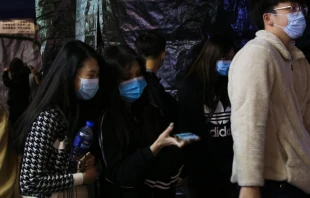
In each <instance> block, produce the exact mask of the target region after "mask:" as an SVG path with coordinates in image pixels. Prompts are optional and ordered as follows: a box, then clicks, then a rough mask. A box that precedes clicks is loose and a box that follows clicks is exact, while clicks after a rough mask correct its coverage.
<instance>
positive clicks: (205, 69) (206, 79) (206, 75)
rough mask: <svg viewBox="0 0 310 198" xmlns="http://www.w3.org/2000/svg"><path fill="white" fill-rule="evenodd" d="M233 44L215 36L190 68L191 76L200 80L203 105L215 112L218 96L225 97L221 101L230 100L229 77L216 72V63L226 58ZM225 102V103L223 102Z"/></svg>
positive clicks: (223, 37)
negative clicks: (228, 91) (228, 90)
mask: <svg viewBox="0 0 310 198" xmlns="http://www.w3.org/2000/svg"><path fill="white" fill-rule="evenodd" d="M231 49H233V43H232V41H231V40H229V39H228V38H227V37H226V36H223V35H221V34H215V35H213V36H211V37H210V39H209V40H208V41H207V42H206V43H205V44H204V46H203V48H202V50H201V52H200V54H199V56H198V58H197V59H196V60H195V62H194V64H193V65H192V66H191V67H190V70H189V73H188V75H187V76H190V75H197V76H198V77H199V80H200V86H201V97H202V100H203V103H204V104H205V105H207V107H208V108H210V109H212V110H213V111H214V110H215V109H216V105H217V102H216V100H215V98H216V96H219V97H224V98H221V100H226V102H227V103H229V100H228V93H227V82H228V79H227V77H221V76H220V75H219V74H218V73H217V71H216V62H217V61H218V60H221V59H222V58H225V57H226V56H227V55H228V53H229V52H230V50H231ZM223 102H225V101H223Z"/></svg>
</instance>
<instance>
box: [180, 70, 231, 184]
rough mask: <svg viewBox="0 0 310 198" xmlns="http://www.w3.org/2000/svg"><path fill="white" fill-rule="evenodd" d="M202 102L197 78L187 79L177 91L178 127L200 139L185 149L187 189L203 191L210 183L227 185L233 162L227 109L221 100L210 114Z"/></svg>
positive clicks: (228, 111)
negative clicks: (202, 188)
mask: <svg viewBox="0 0 310 198" xmlns="http://www.w3.org/2000/svg"><path fill="white" fill-rule="evenodd" d="M201 98H202V97H201V86H200V81H199V78H198V76H194V75H192V76H189V77H187V78H186V79H185V81H184V82H183V83H182V84H181V86H180V90H179V103H180V105H181V113H180V126H181V129H182V131H184V132H192V133H195V134H197V135H198V136H200V137H201V141H199V142H197V143H194V144H192V145H189V146H187V147H186V148H185V153H186V154H185V157H186V160H185V166H186V167H185V170H186V173H187V175H188V185H189V186H190V187H199V186H201V187H203V186H206V185H207V184H211V183H212V184H215V185H216V184H218V183H221V184H224V183H230V176H231V169H232V159H233V147H232V146H233V145H232V144H233V141H232V137H231V132H230V131H231V130H230V107H229V106H228V105H227V104H226V105H225V102H223V101H222V100H221V98H220V101H219V103H218V107H217V109H216V110H215V112H214V113H212V111H210V110H208V108H207V107H206V106H205V105H204V104H203V101H202V99H201ZM210 115H211V117H210Z"/></svg>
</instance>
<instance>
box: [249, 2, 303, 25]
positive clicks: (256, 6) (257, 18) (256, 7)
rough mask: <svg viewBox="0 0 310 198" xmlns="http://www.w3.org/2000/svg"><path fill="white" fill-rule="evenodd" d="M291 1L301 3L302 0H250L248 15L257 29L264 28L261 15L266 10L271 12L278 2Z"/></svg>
mask: <svg viewBox="0 0 310 198" xmlns="http://www.w3.org/2000/svg"><path fill="white" fill-rule="evenodd" d="M285 2H292V3H298V4H300V5H303V4H304V3H305V1H304V0H251V1H250V15H251V18H252V21H253V22H254V24H255V25H256V26H257V27H258V29H260V30H262V29H264V28H265V27H264V26H265V25H264V19H263V15H264V14H265V13H268V12H272V10H273V9H274V7H275V6H276V5H278V4H279V3H285Z"/></svg>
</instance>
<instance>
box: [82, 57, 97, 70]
mask: <svg viewBox="0 0 310 198" xmlns="http://www.w3.org/2000/svg"><path fill="white" fill-rule="evenodd" d="M81 69H82V70H96V71H97V70H99V65H98V62H97V60H96V59H94V58H88V59H86V60H85V61H84V62H83V66H82V68H81Z"/></svg>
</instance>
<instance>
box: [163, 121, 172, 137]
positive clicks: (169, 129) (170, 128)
mask: <svg viewBox="0 0 310 198" xmlns="http://www.w3.org/2000/svg"><path fill="white" fill-rule="evenodd" d="M173 127H174V123H173V122H171V123H170V125H169V126H168V127H167V129H166V130H165V131H164V133H165V134H166V135H170V133H171V131H173Z"/></svg>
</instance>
